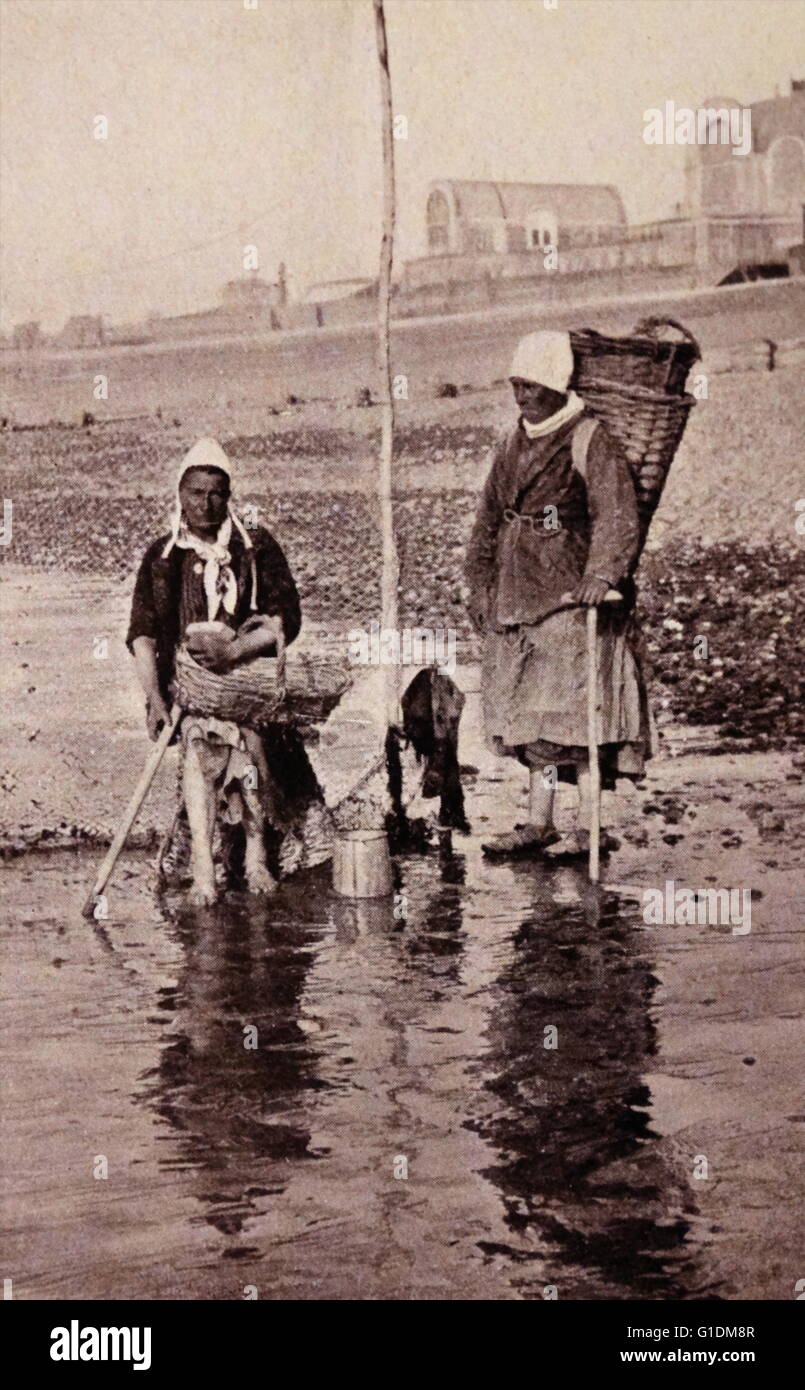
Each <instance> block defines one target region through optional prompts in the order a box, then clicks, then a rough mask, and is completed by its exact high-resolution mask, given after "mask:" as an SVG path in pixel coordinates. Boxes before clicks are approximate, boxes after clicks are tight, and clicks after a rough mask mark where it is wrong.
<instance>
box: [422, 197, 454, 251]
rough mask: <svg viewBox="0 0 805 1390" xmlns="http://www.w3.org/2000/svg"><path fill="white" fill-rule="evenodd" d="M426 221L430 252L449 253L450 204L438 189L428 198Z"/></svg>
mask: <svg viewBox="0 0 805 1390" xmlns="http://www.w3.org/2000/svg"><path fill="white" fill-rule="evenodd" d="M426 220H427V225H428V250H429V251H436V252H439V251H447V250H448V249H449V246H450V204H449V203H448V201H447V199H446V197H445V196H444V194H443V193H440V192H439V190H438V189H434V191H433V193H431V194H430V195H429V197H428V204H427V212H426Z"/></svg>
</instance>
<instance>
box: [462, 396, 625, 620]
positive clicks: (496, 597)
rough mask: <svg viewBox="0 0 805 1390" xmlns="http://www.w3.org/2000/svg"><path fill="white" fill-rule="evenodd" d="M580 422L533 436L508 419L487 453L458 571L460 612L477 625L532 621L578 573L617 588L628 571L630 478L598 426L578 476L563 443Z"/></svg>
mask: <svg viewBox="0 0 805 1390" xmlns="http://www.w3.org/2000/svg"><path fill="white" fill-rule="evenodd" d="M585 418H586V417H585V416H583V415H580V416H577V417H576V418H575V420H572V421H570V422H569V423H568V424H567V425H565V426H563V427H562V428H561V429H559V430H557V431H556V432H555V433H554V434H549V435H546V436H544V437H543V438H540V439H529V438H528V436H527V435H526V433H525V431H524V429H523V428H522V425H521V424H519V423H518V425H517V427H516V428H515V429H514V430H513V431H512V433H511V434H510V435H509V436H508V438H506V439H504V440H502V441H501V443H500V444H499V445H498V447H497V448H496V450H495V453H494V456H493V460H492V468H491V470H490V473H489V477H488V478H487V480H486V483H485V485H484V489H483V492H482V494H481V499H480V502H479V505H478V511H477V514H476V518H475V525H474V527H473V530H472V535H471V537H470V542H469V546H468V550H467V562H466V570H465V575H466V580H467V584H468V586H469V589H470V595H471V597H470V610H471V612H473V613H477V612H479V611H480V612H481V613H482V614H485V615H486V617H485V625H486V626H487V627H490V628H494V629H497V630H500V629H501V628H504V627H511V626H516V625H517V624H519V623H537V622H541V621H542V619H543V618H545V617H547V616H548V614H549V613H553V612H555V611H556V610H557V609H558V608H561V607H564V606H565V603H566V602H567V596H568V595H569V593H570V592H571V591H572V590H573V589H575V587H576V585H577V584H578V583H579V581H580V580H581V579H582V578H584V577H585V576H591V575H598V576H600V577H601V578H602V579H606V580H608V582H609V583H610V584H611V585H613V586H617V585H618V583H619V581H621V580H623V579H624V577H625V576H627V575H629V574H630V573H631V570H632V568H633V566H634V563H635V561H636V559H637V556H638V551H639V523H638V514H637V502H636V500H635V491H634V484H633V482H632V475H631V473H630V471H629V466H628V464H627V462H626V460H625V459H624V458H623V456H622V455H621V453H620V452H619V450H618V449H617V448H616V446H615V445H614V444H613V442H612V440H611V439H610V437H609V435H608V434H607V433H606V431H605V430H604V428H603V426H602V425H601V424H600V423H599V424H597V425H596V427H595V429H594V430H593V432H592V435H591V438H590V441H589V445H588V449H587V461H586V468H585V473H586V481H585V479H584V478H582V476H581V474H580V473H579V472H578V471H577V470H576V468H575V467H574V465H573V454H572V446H571V441H572V438H573V433H574V431H575V430H576V429H577V428H578V426H579V424H580V422H581V421H582V419H585ZM585 428H588V427H585ZM549 508H555V509H556V510H555V512H553V511H550V510H547V509H549ZM520 517H525V518H526V520H525V521H523V520H521V519H520ZM532 517H533V518H534V524H533V525H531V524H530V518H532ZM546 521H547V522H548V523H553V526H557V523H558V526H557V529H552V525H551V524H549V525H546V524H545V523H546Z"/></svg>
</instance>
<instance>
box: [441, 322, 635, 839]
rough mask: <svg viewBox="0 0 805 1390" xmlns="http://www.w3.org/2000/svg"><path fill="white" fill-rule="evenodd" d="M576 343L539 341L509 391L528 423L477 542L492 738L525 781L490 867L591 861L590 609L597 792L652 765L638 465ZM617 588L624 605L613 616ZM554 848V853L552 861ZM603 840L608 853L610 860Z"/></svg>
mask: <svg viewBox="0 0 805 1390" xmlns="http://www.w3.org/2000/svg"><path fill="white" fill-rule="evenodd" d="M573 366H574V363H573V352H572V349H571V346H570V338H569V335H568V334H567V333H553V332H551V333H548V332H543V333H531V334H529V335H528V336H527V337H525V338H523V340H522V341H521V342H520V343H519V344H518V347H517V350H516V352H515V354H514V360H513V362H512V366H511V373H510V381H511V384H512V388H513V390H514V398H515V400H516V402H517V405H518V407H519V411H520V417H519V420H518V422H517V425H516V426H515V428H514V430H513V431H512V432H511V434H510V435H509V436H508V437H507V438H505V439H504V440H502V441H501V443H500V445H499V446H498V447H497V449H496V451H495V454H494V458H493V462H492V468H491V471H490V473H489V477H488V478H487V481H486V484H485V486H484V489H483V493H482V496H481V500H480V504H479V507H478V512H477V516H476V520H475V525H474V528H473V532H472V536H471V539H470V543H469V549H468V554H467V567H466V577H467V582H468V585H469V589H470V614H471V618H472V621H473V624H474V626H475V627H476V629H477V630H478V631H479V632H482V633H483V634H484V661H483V676H482V682H483V703H484V720H485V726H486V732H487V736H488V738H489V739H490V742H491V745H492V747H493V748H494V749H495V751H496V752H498V753H500V754H502V755H510V756H513V757H516V758H518V759H519V760H520V761H521V762H522V763H524V764H525V765H526V766H527V767H528V768H529V773H530V784H529V809H528V818H527V821H526V822H525V823H524V824H520V825H516V826H515V827H514V829H513V830H511V831H509V832H507V833H505V834H503V835H499V836H497V837H495V838H494V839H492V840H490V841H489V842H488V843H487V844H485V845H484V852H485V853H487V854H488V855H490V856H493V857H494V856H501V857H502V856H524V855H539V854H542V853H543V852H547V854H549V855H551V856H552V855H554V854H557V853H560V854H568V855H573V856H574V855H579V856H581V855H584V854H586V853H587V851H588V849H589V824H590V819H589V817H590V798H589V789H590V779H589V754H588V746H587V694H586V691H587V665H586V618H585V609H586V607H587V606H589V605H590V604H595V605H598V604H601V605H602V607H601V608H600V609H599V614H600V618H599V634H600V635H599V644H598V661H599V668H600V687H599V700H600V708H601V714H600V719H601V730H602V734H601V739H602V742H601V746H600V749H599V753H600V762H601V783H602V786H603V787H605V788H612V787H614V784H615V779H616V777H632V778H637V777H640V776H641V775H642V772H643V763H644V758H645V757H646V756H648V754H649V722H648V707H647V701H646V693H645V686H644V682H643V679H642V676H641V672H640V666H639V663H638V659H637V655H636V650H635V641H636V631H635V626H634V618H633V603H634V586H633V584H632V582H631V577H630V576H631V573H632V570H633V567H634V565H635V562H636V559H637V556H638V550H639V528H638V514H637V505H636V501H635V493H634V485H633V483H632V477H631V474H630V471H629V467H628V464H627V463H626V461H625V459H624V458H623V457H622V455H621V454H620V452H619V451H618V449H617V448H616V447H615V445H614V444H613V442H612V440H611V439H610V437H609V436H608V435H607V433H606V431H605V429H604V427H603V426H602V425H601V424H600V422H596V421H595V420H593V419H592V418H591V417H590V416H589V415H587V414H586V412H585V409H584V405H583V402H582V401H581V400H580V399H579V398H578V396H576V394H575V393H574V392H573V391H572V390H571V389H570V382H571V379H572V376H573ZM613 588H618V589H620V591H621V593H622V595H623V601H622V602H621V603H618V604H614V603H603V600H604V598H605V596H606V594H607V592H608V591H609V590H610V589H613ZM557 781H569V782H577V783H578V786H579V821H578V829H577V830H576V831H575V832H574V833H573V834H572V835H570V836H568V837H566V838H565V839H564V840H563V841H561V842H560V837H559V834H558V832H557V830H556V828H555V826H554V820H553V802H554V792H555V788H556V784H557ZM550 846H553V848H552V849H551V848H549V847H550ZM612 846H613V842H612V841H611V839H610V838H609V837H608V836H606V835H603V836H602V845H601V848H602V851H604V852H605V851H606V850H607V849H610V848H612Z"/></svg>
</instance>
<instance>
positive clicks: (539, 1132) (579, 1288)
mask: <svg viewBox="0 0 805 1390" xmlns="http://www.w3.org/2000/svg"><path fill="white" fill-rule="evenodd" d="M515 872H517V871H515ZM520 872H521V876H522V877H523V878H524V879H525V880H526V881H527V883H528V885H529V895H530V897H531V899H532V907H531V911H530V912H529V913H528V915H526V916H524V917H523V919H522V920H521V921H520V923H519V925H518V926H517V928H516V931H515V936H514V946H515V951H514V954H513V956H512V959H511V961H510V963H509V964H508V966H507V968H506V969H505V970H504V971H503V972H502V974H501V975H500V978H499V980H498V982H497V986H496V989H495V996H496V999H495V1005H494V1008H493V1010H492V1015H491V1018H490V1023H489V1028H488V1041H489V1050H488V1052H487V1054H486V1056H485V1057H484V1058H483V1061H482V1065H481V1068H480V1074H481V1075H482V1076H483V1077H484V1080H483V1096H482V1098H481V1097H478V1098H475V1099H474V1100H473V1101H472V1102H471V1103H470V1107H469V1108H470V1110H471V1112H473V1115H474V1118H473V1119H472V1120H471V1121H470V1122H469V1123H470V1124H471V1125H472V1126H473V1127H474V1128H475V1129H477V1131H478V1132H479V1133H480V1134H482V1135H483V1136H484V1137H485V1138H486V1139H487V1140H488V1142H489V1143H490V1145H492V1146H493V1147H494V1149H495V1150H496V1159H495V1162H494V1163H493V1164H492V1165H491V1166H490V1168H489V1169H488V1170H487V1176H488V1177H489V1178H490V1179H491V1180H492V1181H493V1182H494V1183H495V1184H496V1185H497V1186H498V1187H499V1189H500V1191H501V1194H502V1196H503V1200H504V1203H505V1207H506V1214H507V1222H508V1225H509V1227H510V1229H511V1230H512V1232H514V1233H517V1236H518V1242H517V1250H516V1251H515V1250H510V1251H509V1253H511V1254H513V1255H516V1254H518V1253H519V1254H520V1257H521V1258H523V1252H522V1245H523V1240H524V1239H528V1238H529V1237H531V1238H534V1239H535V1243H536V1244H537V1246H538V1248H539V1249H540V1250H541V1251H543V1252H544V1251H545V1250H546V1248H547V1250H548V1252H549V1254H550V1268H551V1269H552V1270H553V1275H552V1281H553V1282H554V1283H555V1284H556V1285H557V1286H558V1289H559V1296H560V1297H566V1298H663V1299H669V1298H679V1297H683V1296H684V1290H685V1287H686V1284H687V1282H688V1281H689V1278H690V1274H691V1269H690V1268H689V1267H688V1252H687V1251H686V1248H685V1239H686V1233H687V1231H688V1222H687V1220H686V1215H688V1214H690V1213H691V1212H694V1211H695V1208H694V1207H693V1205H692V1201H691V1197H690V1193H689V1191H688V1190H687V1189H685V1188H680V1186H679V1183H678V1180H677V1179H676V1178H675V1177H674V1175H673V1172H672V1169H671V1166H670V1164H669V1163H668V1162H667V1161H665V1160H664V1159H663V1156H662V1154H661V1152H660V1146H659V1144H658V1142H657V1140H656V1137H655V1136H653V1135H652V1133H651V1130H650V1127H649V1116H648V1113H647V1107H648V1106H649V1103H650V1094H649V1092H648V1089H647V1087H646V1086H645V1085H644V1084H643V1083H642V1081H641V1076H642V1074H643V1073H644V1072H645V1071H647V1070H649V1069H650V1067H649V1059H650V1058H651V1057H652V1056H653V1054H654V1052H655V1050H656V1049H655V1035H654V1027H653V1024H652V1022H651V1019H650V1016H649V1008H650V1004H651V999H652V994H653V990H654V987H655V984H656V980H655V978H654V976H653V975H652V974H651V971H650V968H649V966H648V964H647V962H646V961H645V960H644V959H642V958H641V956H640V954H639V951H638V949H637V948H636V947H635V944H634V943H635V941H636V940H637V939H638V938H637V935H636V933H635V930H634V927H635V923H634V922H633V921H630V920H629V919H628V917H625V916H624V915H623V913H622V909H621V906H620V905H619V903H618V902H617V900H616V899H615V898H613V897H609V898H607V899H604V898H602V896H601V895H600V894H599V892H598V891H597V890H595V889H591V888H590V887H589V886H587V885H585V884H583V881H582V879H581V875H579V879H578V889H579V895H578V898H577V900H576V901H575V903H574V902H573V901H572V898H573V896H574V894H573V891H572V887H571V891H570V892H568V893H565V894H564V896H565V897H566V898H567V899H569V900H570V901H565V902H564V903H562V902H561V897H562V896H563V895H562V894H561V893H559V894H557V892H556V888H557V886H558V885H557V880H558V878H559V876H558V875H556V874H551V873H546V874H545V876H544V877H540V876H538V875H535V874H534V872H533V870H531V871H529V872H528V873H526V872H524V871H520ZM557 897H559V898H560V902H559V903H557ZM553 1029H555V1030H556V1032H555V1033H554V1032H553V1031H552V1030H553ZM488 1248H489V1250H490V1253H491V1252H492V1251H493V1250H494V1247H492V1246H490V1247H488ZM502 1253H505V1251H504V1252H502ZM525 1258H526V1259H527V1256H526V1257H525ZM519 1287H520V1289H521V1292H522V1293H523V1294H525V1295H526V1296H527V1295H528V1293H529V1292H531V1293H532V1294H533V1296H537V1297H541V1296H543V1295H542V1288H543V1287H544V1281H543V1280H540V1281H539V1287H536V1286H535V1287H534V1288H533V1289H530V1286H529V1280H528V1274H527V1271H526V1272H525V1273H524V1275H523V1277H522V1279H521V1280H520V1281H519Z"/></svg>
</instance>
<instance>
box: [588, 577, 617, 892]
mask: <svg viewBox="0 0 805 1390" xmlns="http://www.w3.org/2000/svg"><path fill="white" fill-rule="evenodd" d="M622 599H623V595H622V594H620V593H618V590H617V589H610V590H609V592H608V593H607V594H605V596H604V603H620V602H621V601H622ZM599 745H600V731H599V720H598V609H597V608H596V606H595V604H590V607H589V608H588V609H587V747H588V750H589V763H590V861H589V876H590V882H591V883H597V882H598V878H599V873H600V859H601V763H600V757H599V752H598V749H599Z"/></svg>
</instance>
